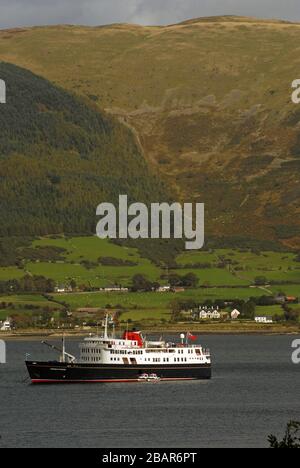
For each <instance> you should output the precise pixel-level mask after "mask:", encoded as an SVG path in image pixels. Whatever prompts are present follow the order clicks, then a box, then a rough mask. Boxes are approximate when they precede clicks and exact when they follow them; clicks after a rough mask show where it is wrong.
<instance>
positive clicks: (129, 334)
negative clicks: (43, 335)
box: [26, 317, 212, 384]
mask: <svg viewBox="0 0 300 468" xmlns="http://www.w3.org/2000/svg"><path fill="white" fill-rule="evenodd" d="M196 339H197V337H195V336H193V335H191V334H190V333H187V334H181V335H180V339H179V341H178V343H173V342H167V341H164V340H159V341H148V340H147V339H146V338H144V337H143V335H142V333H141V332H139V331H135V330H133V331H129V330H127V331H125V332H124V334H123V336H122V337H120V338H116V337H115V334H114V333H112V334H111V335H110V334H109V333H108V317H106V320H105V331H104V333H103V335H102V336H89V337H87V338H85V339H84V341H83V343H81V344H80V357H79V359H78V360H77V359H76V357H75V356H73V355H71V354H69V353H67V352H66V350H65V340H63V346H62V349H61V350H59V349H58V348H56V347H55V346H51V345H48V346H50V347H51V348H53V349H56V350H57V351H60V352H61V356H60V359H59V360H58V361H49V362H39V361H28V360H26V366H27V369H28V372H29V376H30V379H31V382H32V383H33V384H59V383H76V384H77V383H109V382H146V381H175V380H203V379H210V378H211V374H212V372H211V356H210V351H209V350H208V349H204V348H203V347H202V346H201V345H200V344H199V345H198V344H190V342H191V341H194V340H196ZM45 344H47V343H45Z"/></svg>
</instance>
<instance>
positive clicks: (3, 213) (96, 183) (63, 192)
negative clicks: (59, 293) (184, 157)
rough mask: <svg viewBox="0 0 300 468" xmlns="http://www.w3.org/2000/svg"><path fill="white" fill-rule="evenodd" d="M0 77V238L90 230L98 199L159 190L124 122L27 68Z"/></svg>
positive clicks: (4, 69)
mask: <svg viewBox="0 0 300 468" xmlns="http://www.w3.org/2000/svg"><path fill="white" fill-rule="evenodd" d="M0 76H1V78H2V79H4V80H5V81H6V84H7V104H6V105H1V109H0V128H1V132H0V180H1V188H0V195H1V205H0V217H1V224H0V236H11V235H13V236H20V235H21V236H25V235H26V236H30V235H35V234H49V233H58V232H72V233H73V232H74V233H91V232H92V233H94V232H95V226H96V215H95V212H96V207H97V205H98V204H99V203H100V202H103V201H112V202H115V203H117V201H118V196H119V194H122V193H126V194H128V195H129V197H130V198H131V199H132V200H141V201H145V202H147V201H148V202H149V201H150V200H153V198H154V197H156V196H157V197H158V199H159V198H160V196H163V195H162V194H163V193H164V192H163V190H162V186H161V183H160V181H159V179H158V178H157V177H155V176H153V175H152V173H151V172H150V171H149V170H148V167H147V163H146V162H145V160H144V157H143V155H142V153H141V151H140V149H139V147H138V144H137V143H136V141H135V138H134V136H133V134H132V132H131V131H130V130H129V129H128V128H126V127H125V126H124V125H121V124H120V123H118V122H117V120H115V119H114V118H112V117H107V116H105V115H104V114H103V113H100V112H99V110H98V109H97V108H95V106H92V105H91V104H90V103H85V102H84V100H83V99H82V98H80V99H79V98H78V97H75V96H74V95H71V94H69V93H67V92H65V91H64V90H62V89H60V88H58V87H56V86H53V85H52V84H51V83H50V82H49V81H47V80H45V79H42V78H40V77H38V76H36V75H33V74H32V73H31V72H29V71H27V70H24V69H21V68H19V67H16V66H14V65H11V64H6V63H1V64H0ZM154 193H155V195H153V194H154ZM153 201H154V200H153Z"/></svg>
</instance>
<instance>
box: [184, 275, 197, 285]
mask: <svg viewBox="0 0 300 468" xmlns="http://www.w3.org/2000/svg"><path fill="white" fill-rule="evenodd" d="M198 283H199V279H198V277H197V275H195V273H187V274H186V275H185V276H183V278H182V286H186V287H188V288H196V287H197V286H198Z"/></svg>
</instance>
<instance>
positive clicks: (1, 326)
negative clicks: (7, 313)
mask: <svg viewBox="0 0 300 468" xmlns="http://www.w3.org/2000/svg"><path fill="white" fill-rule="evenodd" d="M11 329H12V324H11V320H10V319H9V318H7V319H6V320H5V321H4V322H0V331H4V332H5V331H11Z"/></svg>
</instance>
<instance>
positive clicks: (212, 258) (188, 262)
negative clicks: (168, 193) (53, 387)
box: [0, 237, 300, 321]
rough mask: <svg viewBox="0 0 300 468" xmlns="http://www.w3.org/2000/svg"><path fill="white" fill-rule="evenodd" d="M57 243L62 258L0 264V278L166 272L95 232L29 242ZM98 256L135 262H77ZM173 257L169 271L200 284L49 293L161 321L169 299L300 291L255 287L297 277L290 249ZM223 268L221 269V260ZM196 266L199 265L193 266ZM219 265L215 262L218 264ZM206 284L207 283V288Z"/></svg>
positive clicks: (37, 302) (107, 279)
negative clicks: (178, 288) (257, 282)
mask: <svg viewBox="0 0 300 468" xmlns="http://www.w3.org/2000/svg"><path fill="white" fill-rule="evenodd" d="M46 246H52V247H61V248H63V249H65V252H64V253H62V256H63V257H64V260H62V261H59V262H57V261H56V262H27V263H26V262H25V264H24V269H23V271H22V270H20V269H16V268H13V267H11V268H1V269H0V278H3V279H10V278H13V277H14V276H16V275H17V276H18V277H20V276H22V275H24V274H25V273H27V274H28V273H29V274H31V275H43V276H46V277H48V278H53V279H54V280H55V281H56V282H57V284H68V283H69V282H70V281H71V279H74V280H75V281H76V283H77V284H78V285H81V284H85V285H90V286H94V287H104V286H109V285H112V284H115V283H118V284H122V285H124V286H130V283H131V278H132V276H133V275H134V274H136V273H141V274H144V275H145V276H146V277H148V278H149V279H151V280H152V281H154V280H156V281H159V282H160V283H161V284H163V283H166V282H167V280H161V279H160V276H161V275H162V274H163V273H164V274H165V273H166V272H165V271H163V270H161V269H160V268H159V267H157V266H155V265H154V264H152V263H151V262H150V261H149V260H148V259H145V258H143V257H141V255H140V254H139V252H138V251H137V250H136V249H132V248H125V247H120V246H117V245H114V244H112V243H111V242H109V241H105V240H100V239H98V238H96V237H76V238H64V237H60V238H55V239H54V238H42V239H39V240H35V241H34V242H33V247H46ZM99 257H113V258H116V259H121V260H123V261H126V260H130V261H132V262H135V263H136V264H137V265H136V266H126V265H125V266H101V265H99V264H98V266H96V267H95V266H92V268H90V269H87V268H85V267H84V265H82V264H80V262H82V261H83V260H85V261H90V262H97V260H98V259H99ZM176 262H177V264H178V266H179V268H178V269H174V270H169V272H170V273H176V274H178V275H181V276H183V275H185V274H187V273H189V272H193V273H195V274H196V275H197V277H198V278H199V287H198V288H195V289H192V290H186V291H184V292H181V293H177V294H175V293H154V292H153V293H118V292H111V293H105V292H90V293H80V292H77V293H71V294H53V295H52V297H53V300H54V301H59V302H63V303H66V304H68V307H69V308H70V309H71V310H76V309H78V308H80V307H99V308H105V307H107V306H109V307H111V308H113V309H121V310H123V312H122V316H121V320H125V321H126V320H128V319H131V320H133V321H144V320H150V321H161V320H164V319H165V320H169V318H170V314H171V308H172V303H173V302H174V301H176V300H189V299H190V300H193V301H195V302H197V303H199V304H201V303H203V302H204V301H205V300H212V301H214V300H216V299H224V300H238V299H243V300H248V299H249V298H250V297H259V296H262V295H272V294H277V293H279V292H284V293H285V294H287V295H292V296H296V297H298V296H299V290H300V287H299V285H297V284H296V285H293V284H285V285H280V284H279V285H272V286H268V287H267V288H263V287H260V288H259V287H254V286H253V281H254V279H255V277H256V276H264V277H266V278H267V280H273V281H279V282H280V281H287V282H288V281H298V280H299V282H300V268H299V263H297V262H295V254H293V253H284V254H283V253H277V252H261V253H260V254H259V255H258V254H256V253H253V252H250V251H246V252H245V251H240V250H232V249H216V250H212V251H209V252H207V251H200V252H185V253H183V254H181V255H179V256H178V258H177V259H176ZM221 262H222V263H223V264H224V265H227V266H224V267H223V268H220V263H221ZM208 263H209V264H210V266H211V268H203V264H208ZM197 265H198V266H197ZM218 266H219V267H218ZM207 286H209V287H207ZM0 301H2V302H8V303H9V302H10V303H12V304H14V308H15V310H18V311H20V310H24V313H30V312H29V311H28V310H27V311H26V309H23V307H26V306H30V305H33V306H36V307H40V308H45V307H52V308H57V307H60V306H58V305H57V304H56V302H49V301H47V300H46V299H45V298H44V297H42V296H41V295H38V294H37V295H34V294H28V295H27V294H22V295H4V296H2V297H0ZM256 314H257V315H282V314H283V310H282V308H281V307H280V306H274V307H273V306H272V307H257V311H256ZM6 315H7V311H5V309H3V310H1V314H0V317H1V318H2V319H3V318H5V317H4V316H6Z"/></svg>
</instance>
